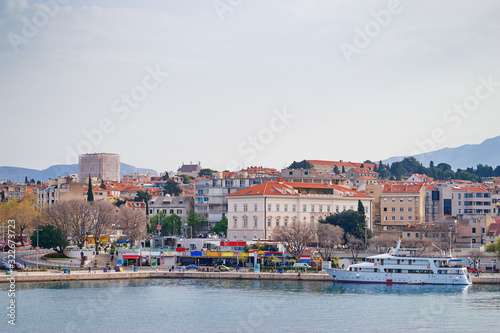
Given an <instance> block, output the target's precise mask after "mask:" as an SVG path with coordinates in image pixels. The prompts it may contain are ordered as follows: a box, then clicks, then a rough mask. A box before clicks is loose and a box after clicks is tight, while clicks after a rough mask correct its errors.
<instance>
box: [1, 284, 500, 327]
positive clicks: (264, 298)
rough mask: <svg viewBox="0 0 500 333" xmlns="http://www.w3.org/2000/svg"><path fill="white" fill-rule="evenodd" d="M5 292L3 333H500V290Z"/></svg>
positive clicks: (21, 288) (78, 288) (322, 287)
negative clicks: (12, 308) (12, 318)
mask: <svg viewBox="0 0 500 333" xmlns="http://www.w3.org/2000/svg"><path fill="white" fill-rule="evenodd" d="M7 289H8V287H7V285H0V308H1V309H3V310H1V312H2V313H1V317H0V318H1V321H0V332H10V331H12V332H408V331H421V332H462V331H475V332H477V331H490V332H496V331H498V329H499V327H500V286H497V285H472V286H435V285H432V286H431V285H429V286H427V285H385V284H341V283H333V282H304V281H242V280H187V279H151V280H147V279H145V280H113V281H68V282H44V283H17V284H16V295H15V300H16V322H15V323H16V325H15V326H12V325H10V324H8V322H7V321H8V317H7V313H8V310H7V306H8V305H9V303H8V302H9V300H10V299H11V298H9V297H8V296H7V294H8V293H7V292H8V290H7Z"/></svg>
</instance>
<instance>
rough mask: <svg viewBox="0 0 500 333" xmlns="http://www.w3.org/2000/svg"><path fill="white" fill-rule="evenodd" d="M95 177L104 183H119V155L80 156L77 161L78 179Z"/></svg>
mask: <svg viewBox="0 0 500 333" xmlns="http://www.w3.org/2000/svg"><path fill="white" fill-rule="evenodd" d="M89 175H90V177H97V178H99V179H102V180H104V181H115V182H118V181H120V155H118V154H108V153H98V154H82V155H80V157H79V161H78V177H79V178H80V179H85V178H88V177H89Z"/></svg>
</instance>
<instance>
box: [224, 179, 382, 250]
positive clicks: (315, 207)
mask: <svg viewBox="0 0 500 333" xmlns="http://www.w3.org/2000/svg"><path fill="white" fill-rule="evenodd" d="M227 198H228V235H227V236H228V238H230V239H255V240H259V239H267V240H269V239H272V237H273V231H274V230H275V228H281V227H283V228H286V227H288V226H290V225H291V224H292V223H294V222H302V223H310V224H315V223H317V222H318V221H319V220H320V219H324V218H326V217H327V216H329V215H331V214H333V213H338V212H341V211H345V210H350V209H352V210H357V208H358V200H360V201H361V203H362V204H363V206H364V207H365V215H366V218H367V225H368V227H369V228H370V227H371V216H372V215H371V201H372V200H373V199H372V198H371V197H370V196H368V195H366V194H363V193H360V192H358V191H356V190H353V189H352V188H347V187H343V186H338V185H330V184H311V183H286V182H283V181H282V180H281V179H280V180H278V182H273V181H269V182H265V183H262V184H259V185H255V186H252V187H249V188H246V189H243V190H240V191H238V192H235V193H232V194H230V195H228V196H227Z"/></svg>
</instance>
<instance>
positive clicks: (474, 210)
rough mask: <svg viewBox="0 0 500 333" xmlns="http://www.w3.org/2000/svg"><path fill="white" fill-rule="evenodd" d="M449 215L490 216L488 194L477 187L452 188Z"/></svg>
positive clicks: (485, 190)
mask: <svg viewBox="0 0 500 333" xmlns="http://www.w3.org/2000/svg"><path fill="white" fill-rule="evenodd" d="M451 205H452V209H451V215H453V216H457V215H460V214H471V215H482V214H485V215H491V214H492V200H491V194H490V192H489V191H488V190H487V189H486V188H483V187H479V186H453V187H452V198H451Z"/></svg>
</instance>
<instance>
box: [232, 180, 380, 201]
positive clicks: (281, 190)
mask: <svg viewBox="0 0 500 333" xmlns="http://www.w3.org/2000/svg"><path fill="white" fill-rule="evenodd" d="M300 188H305V189H325V188H326V189H332V190H336V191H337V192H341V194H340V195H341V196H343V197H361V198H372V197H370V196H369V195H366V194H364V193H361V192H359V191H357V190H355V189H354V188H347V187H343V186H339V185H334V184H318V183H286V182H285V183H281V182H264V183H261V184H258V185H255V186H252V187H249V188H246V189H243V190H240V191H238V192H235V193H231V194H229V196H239V195H288V196H290V195H294V196H295V195H299V193H298V191H296V189H300ZM332 194H333V191H332Z"/></svg>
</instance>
